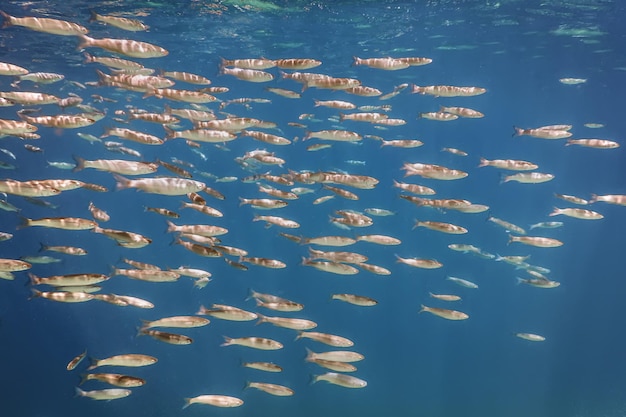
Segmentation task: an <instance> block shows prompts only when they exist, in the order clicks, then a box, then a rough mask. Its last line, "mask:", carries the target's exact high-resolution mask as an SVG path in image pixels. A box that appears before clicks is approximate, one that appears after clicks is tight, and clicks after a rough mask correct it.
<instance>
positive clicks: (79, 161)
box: [72, 155, 85, 172]
mask: <svg viewBox="0 0 626 417" xmlns="http://www.w3.org/2000/svg"><path fill="white" fill-rule="evenodd" d="M72 158H73V159H74V161H75V162H76V166H75V167H74V168H73V169H72V172H78V171H82V170H83V169H85V160H84V159H83V158H81V157H80V156H77V155H72Z"/></svg>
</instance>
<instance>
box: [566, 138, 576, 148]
mask: <svg viewBox="0 0 626 417" xmlns="http://www.w3.org/2000/svg"><path fill="white" fill-rule="evenodd" d="M573 144H574V141H573V140H572V139H568V140H567V141H566V142H565V146H570V145H573Z"/></svg>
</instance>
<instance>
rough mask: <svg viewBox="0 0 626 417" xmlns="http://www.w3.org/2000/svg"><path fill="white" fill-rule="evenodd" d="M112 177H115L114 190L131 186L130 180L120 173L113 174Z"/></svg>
mask: <svg viewBox="0 0 626 417" xmlns="http://www.w3.org/2000/svg"><path fill="white" fill-rule="evenodd" d="M113 177H114V178H115V181H116V183H115V189H116V190H118V191H119V190H125V189H127V188H131V184H132V180H129V179H128V178H124V177H122V176H121V175H118V174H113Z"/></svg>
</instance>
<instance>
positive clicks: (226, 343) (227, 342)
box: [220, 336, 233, 346]
mask: <svg viewBox="0 0 626 417" xmlns="http://www.w3.org/2000/svg"><path fill="white" fill-rule="evenodd" d="M222 337H223V338H224V343H222V344H221V345H220V346H230V345H232V344H233V338H232V337H228V336H222Z"/></svg>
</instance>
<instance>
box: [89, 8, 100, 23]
mask: <svg viewBox="0 0 626 417" xmlns="http://www.w3.org/2000/svg"><path fill="white" fill-rule="evenodd" d="M96 20H98V13H96V12H95V11H93V10H89V20H88V22H95V21H96Z"/></svg>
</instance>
